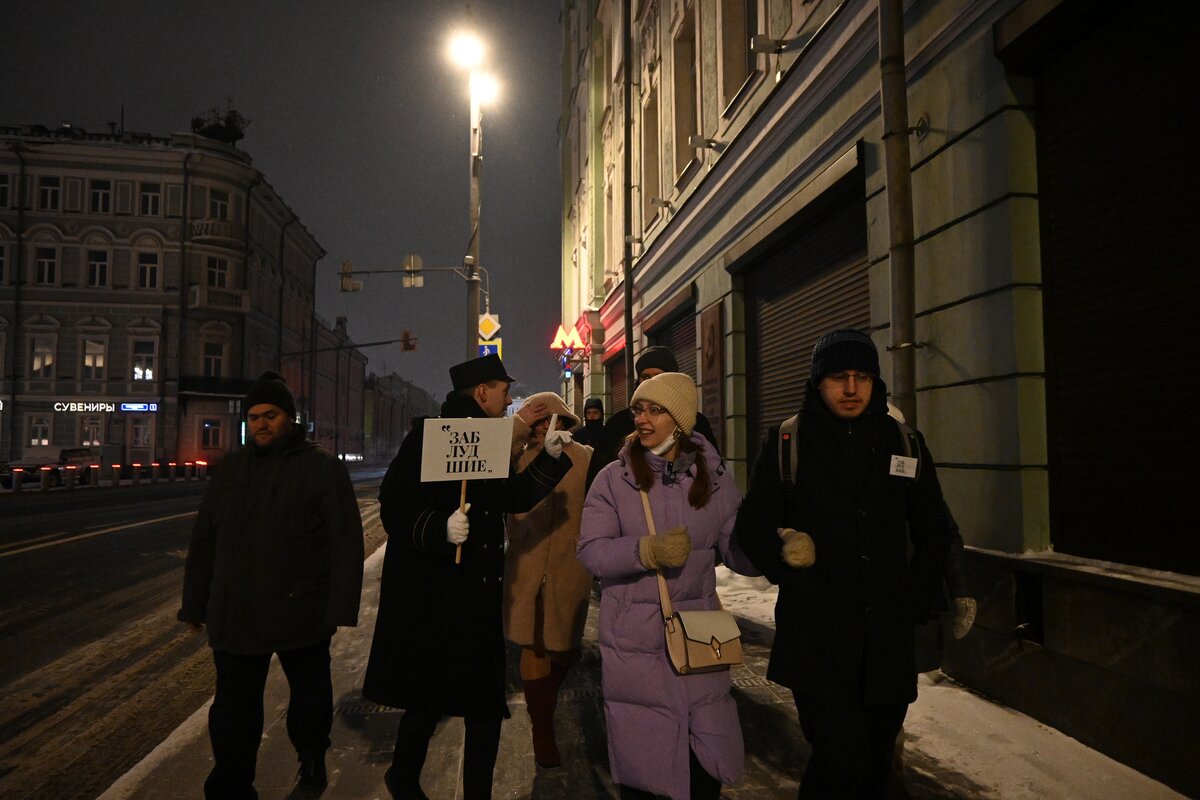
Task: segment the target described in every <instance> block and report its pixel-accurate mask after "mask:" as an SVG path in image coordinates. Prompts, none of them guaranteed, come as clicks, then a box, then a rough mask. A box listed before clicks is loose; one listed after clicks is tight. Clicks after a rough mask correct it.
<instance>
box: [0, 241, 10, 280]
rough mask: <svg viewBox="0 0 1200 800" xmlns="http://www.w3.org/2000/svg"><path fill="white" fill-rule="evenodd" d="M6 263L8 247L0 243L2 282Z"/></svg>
mask: <svg viewBox="0 0 1200 800" xmlns="http://www.w3.org/2000/svg"><path fill="white" fill-rule="evenodd" d="M7 264H8V248H7V247H5V246H4V245H2V244H0V283H4V281H5V277H4V273H5V269H4V267H5V265H7Z"/></svg>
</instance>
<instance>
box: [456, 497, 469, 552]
mask: <svg viewBox="0 0 1200 800" xmlns="http://www.w3.org/2000/svg"><path fill="white" fill-rule="evenodd" d="M466 505H467V482H466V480H464V481H463V482H462V491H460V492H459V493H458V510H459V511H462V512H463V513H464V514H465V513H467V512H466ZM454 563H455V564H461V563H462V545H461V544H456V545H455V546H454Z"/></svg>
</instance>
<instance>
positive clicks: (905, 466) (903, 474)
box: [888, 455, 917, 479]
mask: <svg viewBox="0 0 1200 800" xmlns="http://www.w3.org/2000/svg"><path fill="white" fill-rule="evenodd" d="M888 474H889V475H895V476H897V477H899V478H910V479H912V478H916V477H917V459H915V458H909V457H908V456H900V455H893V456H892V466H891V468H890V469H888Z"/></svg>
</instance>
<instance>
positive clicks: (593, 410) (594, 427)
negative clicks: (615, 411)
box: [575, 397, 604, 447]
mask: <svg viewBox="0 0 1200 800" xmlns="http://www.w3.org/2000/svg"><path fill="white" fill-rule="evenodd" d="M603 430H604V401H603V400H601V399H600V398H599V397H592V398H589V399H588V400H587V402H585V403H584V404H583V426H582V427H581V428H580V429H579V430H577V431H575V442H576V443H577V444H586V445H588V446H589V447H591V446H593V445H595V443H596V442H598V441H599V440H600V432H601V431H603Z"/></svg>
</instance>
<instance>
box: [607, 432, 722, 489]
mask: <svg viewBox="0 0 1200 800" xmlns="http://www.w3.org/2000/svg"><path fill="white" fill-rule="evenodd" d="M625 443H626V446H627V448H628V450H627V452H628V453H629V469H630V470H632V472H633V479H634V481H636V482H637V485H638V488H639V489H642V490H644V491H647V492H648V491H650V487H651V486H653V485H654V471H653V470H651V469H650V464H649V463H647V461H646V448H645V447H643V446H642V443H641V441H640V440H639V439H638V435H637V431H634V432H633V433H631V434H629V436H627V437H626V438H625ZM678 444H679V452H680V453H681V454H682V453H695V454H696V462H695V464H696V479H695V480H694V481H692V488H691V489H689V490H688V504H689V505H690V506H691V507H692V508H704V507H705V506H706V505H708V500H709V498H711V497H712V490H713V486H712V475H710V474H709V471H708V460H707V459H706V458H705V457H704V450H705V448H706V447H707V445H705V444H704V443H703V442H700V443H697V442H693V441H692V440H691V439H690V438H688V437H687V436H680V437H679V439H678Z"/></svg>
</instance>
